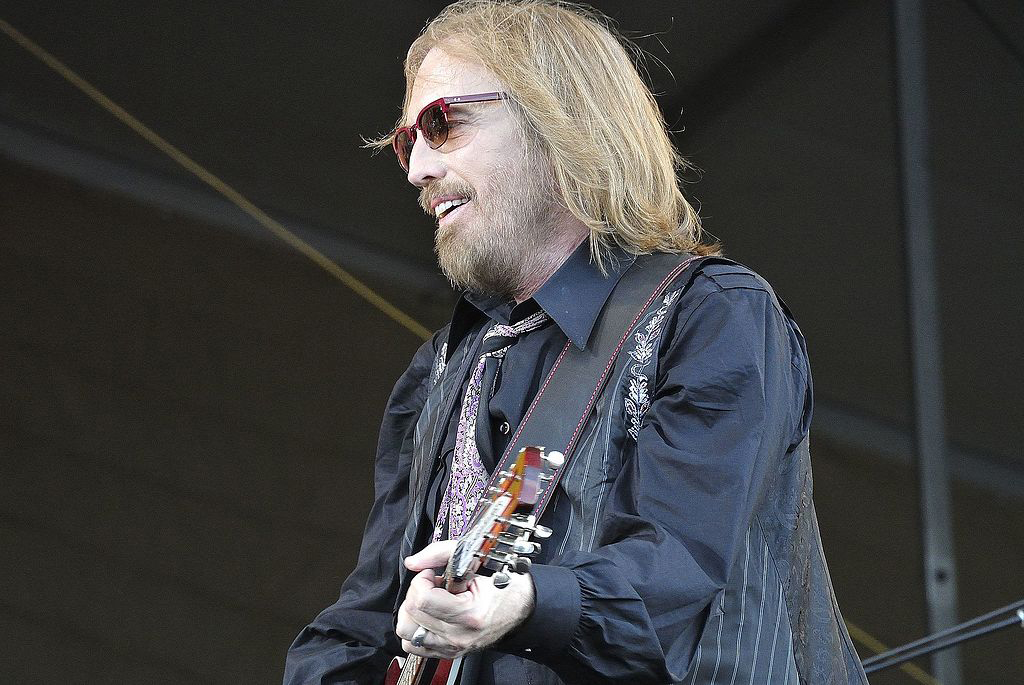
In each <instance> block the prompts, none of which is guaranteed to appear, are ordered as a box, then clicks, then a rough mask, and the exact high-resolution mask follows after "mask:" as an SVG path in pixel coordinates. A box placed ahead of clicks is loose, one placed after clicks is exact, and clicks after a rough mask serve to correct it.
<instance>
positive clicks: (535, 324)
mask: <svg viewBox="0 0 1024 685" xmlns="http://www.w3.org/2000/svg"><path fill="white" fill-rule="evenodd" d="M549 320H550V317H549V316H548V315H547V313H546V312H545V311H544V310H538V311H536V312H534V313H533V314H530V315H529V316H527V317H526V318H524V319H521V320H519V321H517V322H516V323H514V324H503V323H496V324H494V325H493V326H491V327H490V329H488V331H487V333H485V334H484V341H483V345H482V346H481V348H480V356H481V357H503V356H505V350H507V349H508V348H509V347H510V346H511V345H512V343H513V341H515V339H516V338H518V337H519V336H520V335H522V334H524V333H529V332H530V331H534V330H536V329H538V328H540V327H541V326H543V325H544V324H546V323H547V322H548V321H549Z"/></svg>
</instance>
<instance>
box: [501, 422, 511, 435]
mask: <svg viewBox="0 0 1024 685" xmlns="http://www.w3.org/2000/svg"><path fill="white" fill-rule="evenodd" d="M510 430H512V426H510V425H508V421H502V422H501V425H500V426H498V432H499V433H501V434H502V435H508V432H509V431H510Z"/></svg>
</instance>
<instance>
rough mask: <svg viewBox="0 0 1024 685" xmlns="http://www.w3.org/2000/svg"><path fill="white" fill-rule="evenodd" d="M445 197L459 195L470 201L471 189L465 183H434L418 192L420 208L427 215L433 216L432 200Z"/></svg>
mask: <svg viewBox="0 0 1024 685" xmlns="http://www.w3.org/2000/svg"><path fill="white" fill-rule="evenodd" d="M446 195H460V196H462V197H468V198H469V199H470V200H472V199H473V188H472V187H471V186H470V185H469V184H467V183H461V182H458V181H434V182H433V183H431V184H430V185H428V186H427V187H425V188H423V190H421V191H420V197H419V203H420V208H421V209H422V210H423V211H424V212H426V213H427V214H428V215H430V216H434V210H433V209H431V207H430V206H431V205H432V204H433V203H434V200H436V199H437V198H439V197H444V196H446Z"/></svg>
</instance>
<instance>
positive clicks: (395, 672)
mask: <svg viewBox="0 0 1024 685" xmlns="http://www.w3.org/2000/svg"><path fill="white" fill-rule="evenodd" d="M404 661H405V663H404V664H403V663H402V660H401V659H399V658H398V657H395V658H394V659H392V660H391V666H389V667H388V672H387V675H386V676H384V685H454V684H455V682H457V679H458V675H459V666H460V662H461V661H462V658H461V657H460V658H458V659H455V660H454V661H452V660H450V659H422V658H420V657H408V658H406V659H405V660H404Z"/></svg>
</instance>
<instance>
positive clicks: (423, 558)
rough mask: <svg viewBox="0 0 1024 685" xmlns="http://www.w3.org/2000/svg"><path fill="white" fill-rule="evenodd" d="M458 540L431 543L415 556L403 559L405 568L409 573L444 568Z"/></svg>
mask: <svg viewBox="0 0 1024 685" xmlns="http://www.w3.org/2000/svg"><path fill="white" fill-rule="evenodd" d="M457 544H458V540H441V541H439V542H432V543H430V544H429V545H427V546H426V547H424V548H423V549H421V550H420V551H419V552H416V554H412V555H410V556H408V557H406V558H405V567H406V568H407V569H409V570H410V571H422V570H423V569H427V568H437V567H439V566H444V565H445V564H447V563H448V560H449V559H451V558H452V552H454V551H455V545H457Z"/></svg>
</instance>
